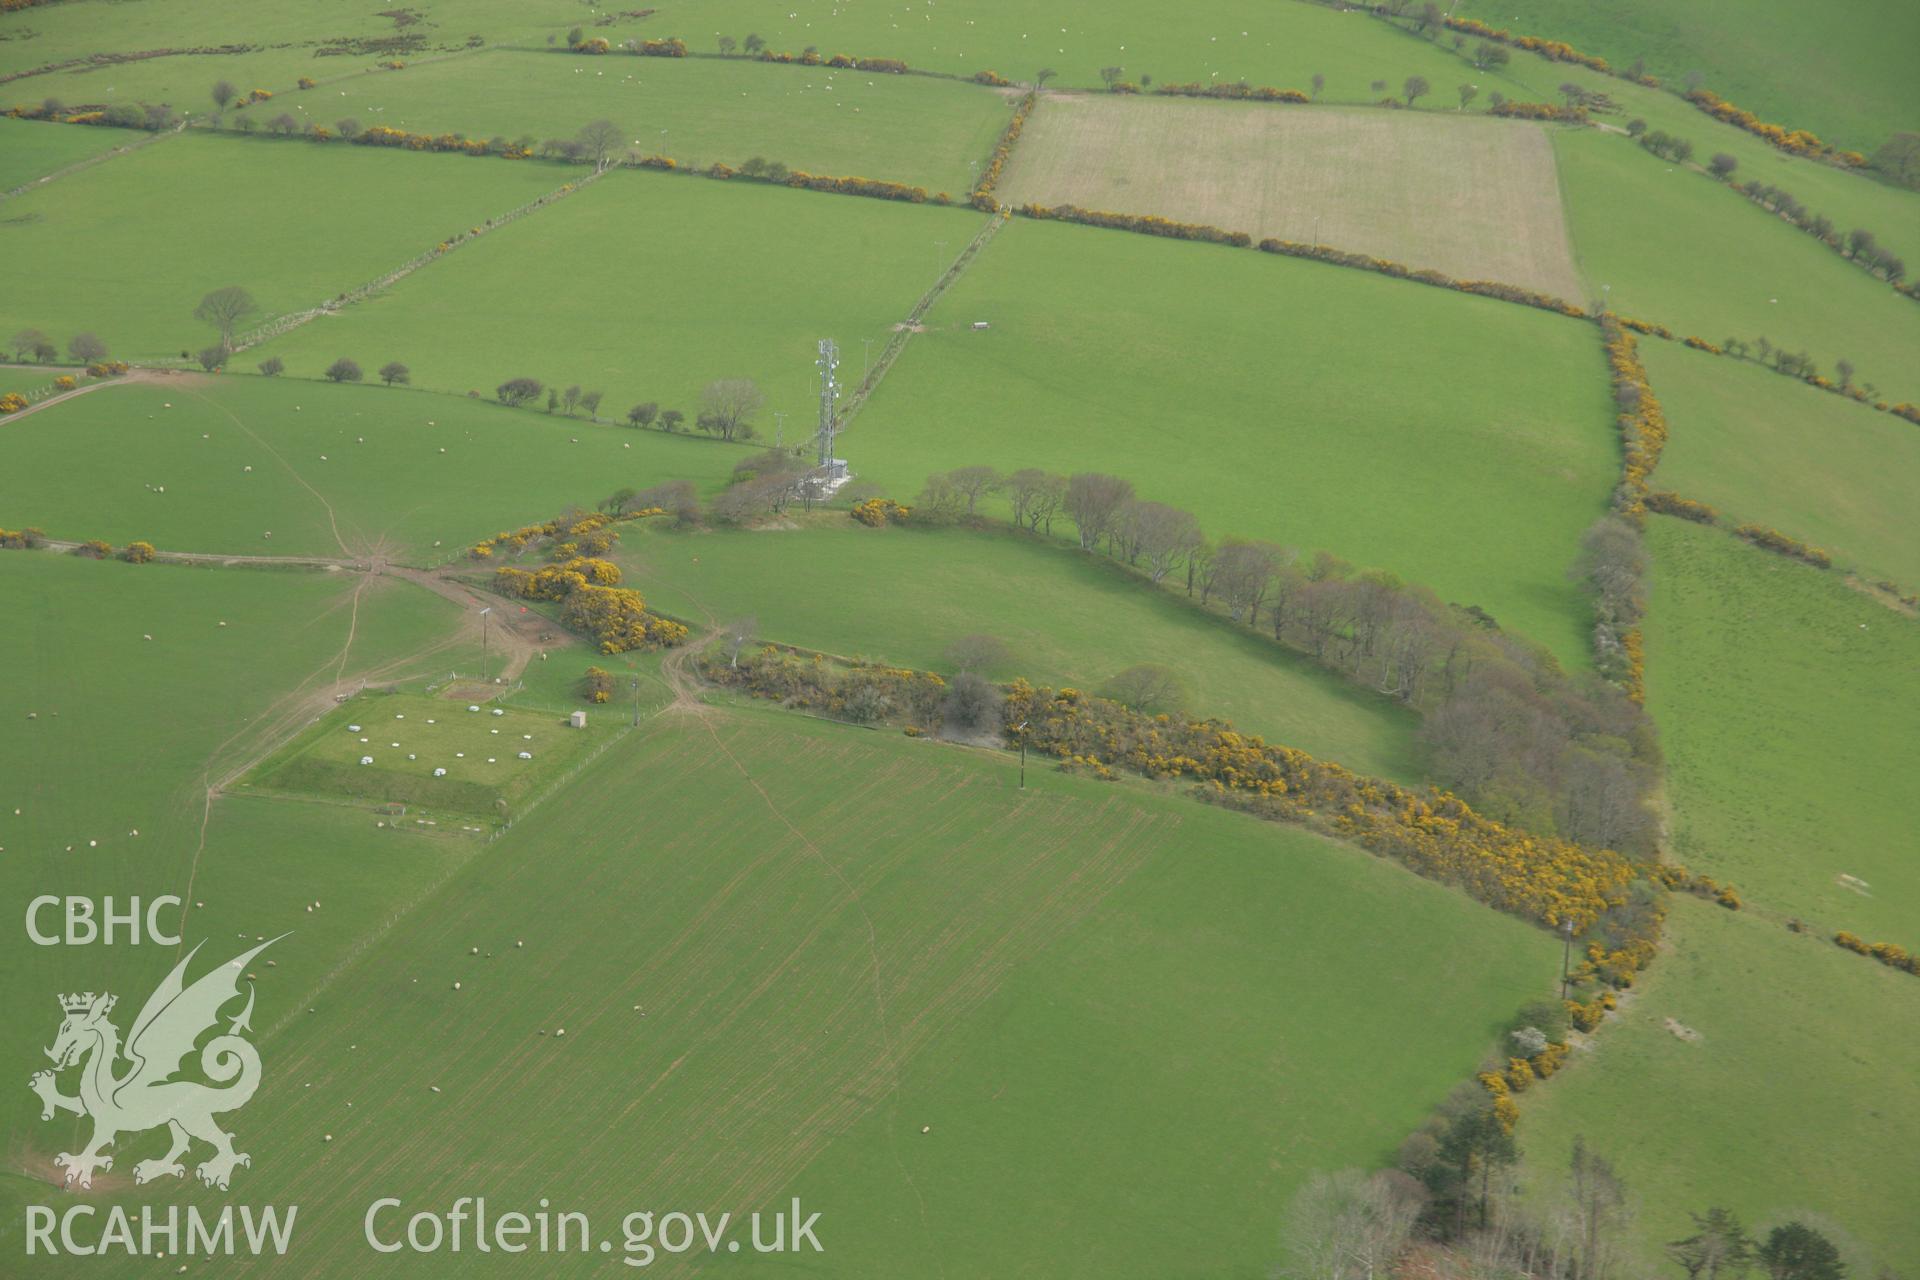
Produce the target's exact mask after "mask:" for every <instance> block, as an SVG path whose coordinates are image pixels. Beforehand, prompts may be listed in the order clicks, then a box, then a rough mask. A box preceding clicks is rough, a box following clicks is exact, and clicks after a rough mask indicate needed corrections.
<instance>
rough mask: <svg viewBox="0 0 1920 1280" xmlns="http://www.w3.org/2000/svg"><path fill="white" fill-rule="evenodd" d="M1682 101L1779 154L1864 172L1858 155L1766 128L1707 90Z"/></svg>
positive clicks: (1809, 136) (1807, 135)
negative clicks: (1830, 161)
mask: <svg viewBox="0 0 1920 1280" xmlns="http://www.w3.org/2000/svg"><path fill="white" fill-rule="evenodd" d="M1685 97H1686V100H1687V101H1688V102H1691V103H1692V104H1693V105H1694V106H1696V107H1698V108H1699V109H1700V110H1702V111H1704V112H1706V113H1707V114H1708V115H1710V116H1712V117H1713V118H1714V119H1716V120H1719V121H1722V122H1724V123H1726V124H1730V125H1733V126H1734V127H1735V128H1737V129H1745V130H1746V131H1747V132H1748V133H1751V134H1753V135H1754V136H1755V137H1758V138H1764V139H1766V140H1767V141H1768V142H1770V143H1772V144H1773V145H1774V146H1776V147H1778V148H1780V150H1782V151H1785V152H1788V153H1789V154H1792V155H1796V156H1817V157H1820V158H1822V159H1826V160H1832V161H1836V162H1838V163H1839V164H1842V165H1845V166H1846V167H1847V168H1850V169H1859V168H1864V167H1865V165H1866V163H1867V158H1866V157H1865V156H1863V155H1861V154H1860V153H1859V152H1858V151H1842V150H1839V149H1838V148H1836V147H1833V146H1830V145H1828V144H1827V143H1825V142H1822V141H1821V140H1820V137H1819V135H1818V134H1815V133H1813V132H1812V131H1811V130H1808V129H1789V128H1787V127H1786V126H1785V125H1779V124H1770V123H1768V122H1767V121H1765V120H1762V119H1761V118H1760V117H1759V116H1756V115H1754V114H1753V112H1751V111H1748V110H1746V109H1745V108H1742V107H1736V106H1735V105H1733V103H1731V102H1728V101H1727V100H1726V99H1725V98H1722V97H1721V96H1720V95H1719V94H1717V93H1714V92H1712V91H1711V90H1708V89H1694V90H1691V91H1690V92H1688V93H1687V94H1686V95H1685Z"/></svg>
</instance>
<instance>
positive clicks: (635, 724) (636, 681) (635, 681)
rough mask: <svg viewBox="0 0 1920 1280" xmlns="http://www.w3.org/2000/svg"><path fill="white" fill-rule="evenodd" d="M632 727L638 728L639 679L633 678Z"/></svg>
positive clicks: (637, 677)
mask: <svg viewBox="0 0 1920 1280" xmlns="http://www.w3.org/2000/svg"><path fill="white" fill-rule="evenodd" d="M633 727H634V728H636V729H638V728H639V727H640V677H639V676H637V675H636V676H635V677H634V678H633Z"/></svg>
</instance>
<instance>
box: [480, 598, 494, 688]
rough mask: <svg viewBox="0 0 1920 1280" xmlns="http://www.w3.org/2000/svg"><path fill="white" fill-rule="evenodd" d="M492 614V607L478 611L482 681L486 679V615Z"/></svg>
mask: <svg viewBox="0 0 1920 1280" xmlns="http://www.w3.org/2000/svg"><path fill="white" fill-rule="evenodd" d="M492 612H493V606H492V605H488V606H487V607H486V608H484V609H482V610H481V611H480V678H481V679H482V680H485V679H486V678H487V623H488V621H489V619H488V617H487V615H488V614H490V613H492Z"/></svg>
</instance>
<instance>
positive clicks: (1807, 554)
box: [1733, 524, 1833, 569]
mask: <svg viewBox="0 0 1920 1280" xmlns="http://www.w3.org/2000/svg"><path fill="white" fill-rule="evenodd" d="M1733 532H1734V535H1735V536H1736V537H1739V538H1743V539H1745V540H1746V541H1748V542H1750V543H1752V544H1753V545H1754V546H1756V547H1760V548H1762V549H1764V550H1767V551H1772V552H1776V553H1778V554H1779V555H1783V556H1788V557H1791V558H1792V559H1795V560H1799V561H1801V562H1802V563H1804V564H1810V565H1812V566H1813V567H1814V568H1816V569H1831V568H1832V567H1833V557H1832V556H1830V555H1828V554H1827V553H1826V552H1825V551H1823V550H1821V549H1820V548H1819V547H1815V546H1809V545H1808V544H1807V543H1804V542H1801V541H1800V540H1799V539H1797V538H1790V537H1788V536H1787V535H1786V534H1784V533H1782V532H1780V531H1779V530H1778V529H1770V528H1768V527H1767V526H1765V525H1760V524H1743V525H1741V526H1739V527H1738V528H1736V529H1735V530H1734V531H1733Z"/></svg>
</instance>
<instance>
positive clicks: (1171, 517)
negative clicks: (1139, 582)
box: [1120, 502, 1206, 582]
mask: <svg viewBox="0 0 1920 1280" xmlns="http://www.w3.org/2000/svg"><path fill="white" fill-rule="evenodd" d="M1120 523H1121V525H1122V526H1123V527H1124V528H1125V529H1126V530H1127V533H1126V540H1127V544H1128V550H1129V552H1130V553H1131V554H1129V556H1128V557H1127V562H1128V563H1129V564H1134V563H1138V562H1141V561H1144V562H1145V567H1146V570H1147V576H1148V577H1149V578H1152V579H1153V580H1154V581H1155V582H1162V581H1165V579H1166V577H1167V575H1168V574H1170V573H1172V572H1173V571H1174V570H1175V569H1177V568H1179V567H1180V565H1181V563H1182V562H1183V561H1184V560H1185V559H1186V558H1187V557H1188V556H1189V555H1191V554H1192V553H1193V550H1194V548H1195V547H1198V546H1199V545H1200V544H1201V543H1202V542H1204V541H1205V540H1206V539H1205V538H1204V537H1203V536H1202V535H1201V533H1200V522H1199V521H1198V520H1196V519H1194V518H1193V513H1192V512H1190V511H1182V510H1181V509H1180V508H1179V507H1170V506H1168V505H1167V504H1165V503H1164V502H1132V503H1129V504H1127V507H1126V509H1125V510H1124V511H1123V512H1122V513H1121V519H1120Z"/></svg>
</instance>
